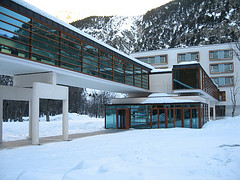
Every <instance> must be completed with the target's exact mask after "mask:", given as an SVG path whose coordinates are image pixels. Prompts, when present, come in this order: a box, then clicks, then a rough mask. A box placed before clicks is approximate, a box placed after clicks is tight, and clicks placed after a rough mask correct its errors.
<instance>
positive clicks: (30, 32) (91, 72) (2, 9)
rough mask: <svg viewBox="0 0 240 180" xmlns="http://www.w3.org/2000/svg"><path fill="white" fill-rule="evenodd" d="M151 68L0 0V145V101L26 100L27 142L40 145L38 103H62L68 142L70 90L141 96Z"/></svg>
mask: <svg viewBox="0 0 240 180" xmlns="http://www.w3.org/2000/svg"><path fill="white" fill-rule="evenodd" d="M152 69H153V66H151V65H149V64H147V63H143V62H141V61H139V60H137V59H135V58H133V57H131V56H129V55H127V54H124V53H122V52H120V51H118V50H117V49H114V48H113V47H111V46H109V45H107V44H105V43H103V42H101V41H99V40H97V39H95V38H93V37H91V36H89V35H88V34H86V33H84V32H82V31H80V30H79V29H77V28H75V27H73V26H71V25H69V24H67V23H64V22H63V21H61V20H59V19H57V18H55V17H53V16H50V15H49V14H47V13H45V12H43V11H41V10H39V9H38V8H36V7H34V6H32V5H30V4H28V3H26V2H25V1H21V0H0V75H9V76H13V86H11V87H9V86H0V142H1V141H2V111H3V100H21V101H29V112H30V114H29V117H30V121H29V138H31V139H32V143H33V144H39V99H41V98H43V99H56V100H62V101H63V122H62V124H63V128H62V134H63V140H67V139H68V116H67V113H68V88H67V86H75V87H82V88H92V89H99V90H106V91H113V92H120V93H131V94H138V93H140V94H145V93H148V94H149V93H150V91H149V73H150V71H151V70H152Z"/></svg>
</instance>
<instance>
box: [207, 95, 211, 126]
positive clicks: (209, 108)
mask: <svg viewBox="0 0 240 180" xmlns="http://www.w3.org/2000/svg"><path fill="white" fill-rule="evenodd" d="M207 102H208V121H210V119H211V115H210V112H211V106H210V100H209V99H208V100H207Z"/></svg>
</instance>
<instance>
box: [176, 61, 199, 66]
mask: <svg viewBox="0 0 240 180" xmlns="http://www.w3.org/2000/svg"><path fill="white" fill-rule="evenodd" d="M188 64H200V63H199V62H198V61H186V62H180V63H179V65H188Z"/></svg>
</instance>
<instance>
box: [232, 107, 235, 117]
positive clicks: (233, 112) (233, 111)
mask: <svg viewBox="0 0 240 180" xmlns="http://www.w3.org/2000/svg"><path fill="white" fill-rule="evenodd" d="M235 110H236V105H233V110H232V117H234V114H235Z"/></svg>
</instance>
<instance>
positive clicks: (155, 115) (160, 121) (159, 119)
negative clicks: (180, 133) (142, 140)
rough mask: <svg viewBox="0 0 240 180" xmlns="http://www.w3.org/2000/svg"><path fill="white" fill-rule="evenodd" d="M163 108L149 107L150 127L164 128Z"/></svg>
mask: <svg viewBox="0 0 240 180" xmlns="http://www.w3.org/2000/svg"><path fill="white" fill-rule="evenodd" d="M165 116H166V115H165V109H151V124H152V128H165Z"/></svg>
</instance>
